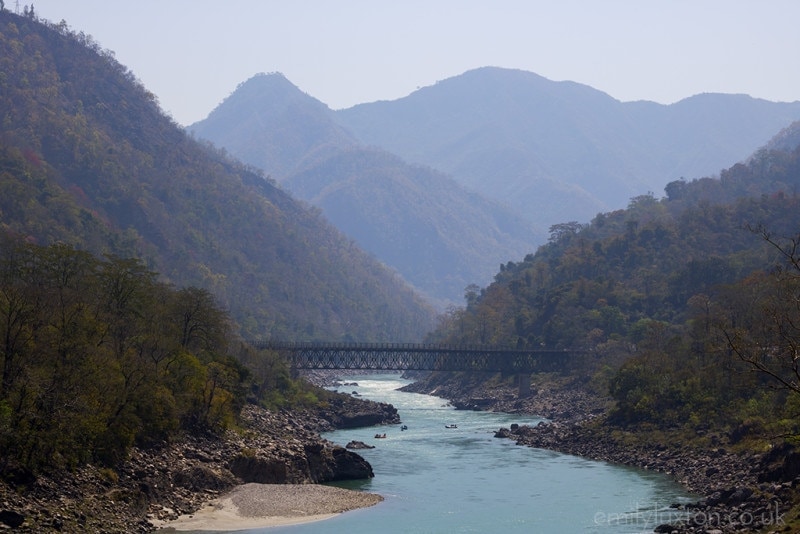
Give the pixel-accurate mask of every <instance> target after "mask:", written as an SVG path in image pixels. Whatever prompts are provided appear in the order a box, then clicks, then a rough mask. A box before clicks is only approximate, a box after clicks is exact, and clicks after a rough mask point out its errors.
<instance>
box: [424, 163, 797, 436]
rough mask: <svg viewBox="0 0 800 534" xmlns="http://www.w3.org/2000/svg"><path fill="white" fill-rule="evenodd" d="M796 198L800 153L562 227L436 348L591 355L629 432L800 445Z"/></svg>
mask: <svg viewBox="0 0 800 534" xmlns="http://www.w3.org/2000/svg"><path fill="white" fill-rule="evenodd" d="M798 185H800V149H795V150H794V151H792V152H781V151H766V150H764V151H761V152H759V153H758V154H756V155H755V156H754V157H753V158H752V159H751V160H750V161H749V162H748V163H747V164H740V165H736V166H734V167H732V168H731V169H729V170H727V171H724V172H723V173H722V174H721V177H720V179H719V180H712V179H700V180H696V181H693V182H688V183H687V182H684V181H679V182H673V183H671V184H669V185H668V186H667V188H666V191H667V194H668V196H667V197H666V198H664V199H662V200H657V199H655V198H654V197H653V196H651V195H646V196H642V197H637V198H634V199H632V200H631V203H630V205H629V207H628V208H627V209H626V210H620V211H616V212H612V213H605V214H600V215H598V216H597V217H596V218H595V219H594V220H593V221H592V223H591V224H589V225H580V224H578V223H565V224H560V225H554V226H553V227H552V228H551V231H552V233H551V240H550V242H549V243H548V244H547V245H545V246H543V247H541V248H540V249H539V250H538V251H537V253H536V254H532V255H529V256H528V257H526V258H525V260H524V261H522V262H519V263H511V262H509V263H508V264H507V265H505V266H503V268H502V269H501V270H500V272H499V273H498V274H497V275H496V277H495V282H494V283H493V284H491V285H490V286H488V287H486V288H485V289H480V288H477V287H475V288H471V290H470V291H468V293H467V306H466V308H464V309H452V310H450V312H449V313H448V314H446V315H445V316H444V317H443V319H442V324H441V325H440V327H439V328H438V330H437V331H436V332H435V334H433V335H432V336H431V337H430V340H431V341H447V342H460V343H495V344H502V345H509V344H510V345H515V346H520V347H534V348H535V347H547V348H577V349H583V350H587V351H589V353H590V356H589V357H588V358H587V359H586V360H585V361H581V362H580V366H581V367H583V368H584V369H586V370H587V371H588V372H589V373H590V374H592V373H593V374H594V378H595V380H596V381H599V382H602V383H605V384H606V385H607V386H608V388H609V391H610V393H611V395H612V396H613V397H614V399H615V400H616V408H615V411H614V414H613V420H615V421H616V422H618V423H620V424H642V423H646V424H651V425H656V426H659V427H662V428H669V427H682V426H688V427H689V428H692V429H695V430H696V429H700V428H702V427H703V426H704V425H706V424H709V423H710V424H712V425H715V426H717V427H718V428H723V429H725V428H727V429H734V428H739V425H740V423H741V421H742V420H745V421H747V425H746V426H747V428H750V429H752V430H764V429H767V428H768V429H769V431H770V432H771V433H772V434H773V435H774V434H778V433H795V432H797V431H798V428H797V426H796V424H797V423H796V418H795V417H794V413H795V409H796V407H797V403H798V400H800V396H798V395H787V394H786V392H787V390H791V391H797V389H798V388H797V383H798V378H797V377H798V375H797V367H796V354H797V352H796V348H797V343H798V340H800V333H798V331H797V324H798V322H799V321H798V313H800V310H798V308H797V295H798V287H797V283H798V282H797V281H798V275H800V269H798V257H799V256H798V250H799V249H798V248H797V247H798V244H800V241H799V240H800V237H798V228H800V210H798V207H800V197H798V196H797V195H796V193H795V192H796V191H797V188H798ZM766 238H768V239H766ZM753 368H760V369H761V370H762V371H767V373H765V372H761V373H753V372H750V371H751V370H752V369H753ZM770 374H771V376H769V375H770ZM776 379H777V380H776ZM767 385H771V386H777V389H770V388H767V387H766V386H767Z"/></svg>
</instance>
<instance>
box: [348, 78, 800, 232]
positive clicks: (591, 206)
mask: <svg viewBox="0 0 800 534" xmlns="http://www.w3.org/2000/svg"><path fill="white" fill-rule="evenodd" d="M336 118H337V120H338V121H339V123H340V124H341V125H342V126H344V127H345V128H347V130H348V131H350V132H352V133H353V134H355V135H356V136H357V138H358V139H359V140H360V141H361V142H363V143H365V144H368V145H374V146H378V147H381V148H383V149H385V150H388V151H390V152H392V153H394V154H397V155H398V156H400V157H402V158H404V159H406V160H407V161H409V162H413V163H419V164H423V165H428V166H430V167H433V168H435V169H438V170H440V171H442V172H445V173H448V174H450V175H451V176H453V177H454V178H455V179H456V180H458V181H459V182H461V183H462V184H464V185H466V186H467V187H470V188H474V189H475V190H476V191H478V192H480V193H483V194H485V195H486V196H489V197H490V198H494V199H497V200H499V201H501V202H505V203H508V204H509V205H511V206H513V207H515V208H517V209H518V210H519V212H520V213H521V214H523V215H524V216H526V217H527V218H528V219H529V220H531V221H532V222H534V223H535V224H537V225H538V226H540V227H544V228H547V227H549V226H550V225H552V224H556V223H560V222H564V221H569V220H577V221H587V220H589V219H591V217H593V216H594V215H595V214H596V213H598V212H599V211H605V210H609V209H616V208H620V207H624V206H625V205H626V203H627V201H628V199H630V198H631V197H635V196H638V195H641V194H646V193H647V192H648V191H654V192H659V191H661V190H662V188H663V186H664V184H666V183H667V182H670V181H672V180H675V179H676V178H680V177H683V176H685V177H689V178H693V177H698V176H708V175H711V174H714V173H716V172H718V171H719V169H722V168H724V167H726V166H728V165H730V164H731V163H733V162H736V161H741V160H742V159H744V158H745V157H746V156H747V155H748V154H750V153H752V152H754V151H755V150H756V149H757V148H758V147H760V146H763V145H764V143H766V142H767V140H768V139H769V138H770V137H771V136H772V135H774V134H775V132H777V131H779V130H781V129H782V128H784V127H786V126H787V125H789V124H790V123H791V122H792V121H794V120H797V119H798V118H800V102H793V103H773V102H767V101H764V100H757V99H754V98H750V97H748V96H744V95H723V94H702V95H697V96H693V97H690V98H687V99H685V100H682V101H680V102H678V103H675V104H672V105H668V106H667V105H660V104H656V103H653V102H627V103H623V102H619V101H618V100H615V99H614V98H612V97H610V96H609V95H607V94H605V93H602V92H600V91H597V90H595V89H593V88H591V87H588V86H586V85H581V84H578V83H574V82H554V81H551V80H548V79H546V78H543V77H541V76H538V75H536V74H533V73H530V72H525V71H521V70H509V69H501V68H494V67H485V68H480V69H476V70H472V71H469V72H466V73H464V74H462V75H460V76H456V77H453V78H449V79H446V80H443V81H441V82H438V83H437V84H435V85H433V86H430V87H425V88H422V89H419V90H418V91H416V92H414V93H412V94H410V95H409V96H407V97H405V98H401V99H398V100H394V101H381V102H374V103H368V104H361V105H357V106H355V107H352V108H349V109H344V110H340V111H337V112H336Z"/></svg>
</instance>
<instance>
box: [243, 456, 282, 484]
mask: <svg viewBox="0 0 800 534" xmlns="http://www.w3.org/2000/svg"><path fill="white" fill-rule="evenodd" d="M229 468H230V470H231V473H233V474H234V475H236V476H237V477H239V478H241V479H242V480H243V481H244V482H245V483H248V482H256V483H258V484H286V483H287V482H288V481H289V480H288V472H287V465H286V462H283V461H281V460H278V459H270V458H260V457H257V456H251V455H246V454H240V455H238V456H236V457H235V458H234V459H233V460H232V461H231V463H230V466H229Z"/></svg>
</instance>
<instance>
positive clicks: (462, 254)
mask: <svg viewBox="0 0 800 534" xmlns="http://www.w3.org/2000/svg"><path fill="white" fill-rule="evenodd" d="M188 130H189V131H190V132H191V133H192V134H193V135H197V136H198V137H202V138H204V139H208V140H210V141H212V142H213V143H215V144H216V145H217V146H220V147H224V149H225V150H227V151H229V152H230V153H231V154H233V155H235V156H236V157H237V158H239V159H241V160H242V161H245V162H247V163H248V164H250V165H253V166H254V167H258V168H260V169H263V170H264V172H265V173H268V174H270V175H271V176H272V177H274V178H275V179H276V180H277V181H278V182H279V183H280V184H281V185H282V186H283V187H285V188H286V189H287V190H289V191H290V192H291V193H292V194H293V195H295V196H297V197H299V198H301V199H303V200H306V201H308V202H310V203H311V204H312V205H314V206H317V207H319V208H320V209H321V210H322V212H323V213H324V214H325V216H326V217H327V218H328V219H329V220H330V221H331V222H332V223H333V224H334V225H336V227H337V228H338V229H340V230H341V231H342V232H344V233H345V234H346V235H348V236H349V237H351V238H352V239H354V240H355V241H356V242H357V243H358V244H359V245H360V246H361V247H362V248H363V249H365V250H367V251H368V252H370V253H372V254H374V255H375V256H376V257H377V258H379V259H380V260H381V261H383V262H384V263H386V264H387V265H389V266H391V267H392V268H394V269H396V270H397V271H398V272H399V273H400V274H401V275H402V276H403V277H404V278H405V279H406V280H408V281H409V282H410V283H411V284H413V285H414V287H416V288H417V289H419V290H420V291H421V292H423V293H424V294H425V295H426V296H427V297H428V298H429V299H430V300H431V301H432V302H435V303H436V305H437V307H439V308H440V309H444V307H445V306H447V305H448V304H452V303H454V302H458V301H460V299H461V297H462V295H463V292H464V288H465V287H466V286H468V285H470V284H474V283H486V282H488V281H489V280H491V277H492V274H493V273H494V271H495V270H497V266H498V265H499V264H500V263H503V262H506V261H508V259H510V258H513V259H519V258H522V257H523V256H524V255H525V254H527V253H528V252H530V251H531V250H533V248H534V247H535V246H537V245H538V244H540V243H542V242H543V241H544V239H545V237H546V233H545V232H544V230H539V231H537V230H535V229H534V227H533V225H532V224H531V223H530V222H529V221H527V220H526V219H525V218H524V217H521V216H520V215H518V214H517V213H515V212H514V211H512V210H510V209H509V208H508V207H507V206H506V205H504V204H502V203H500V202H497V201H493V200H489V199H488V198H487V197H484V196H483V195H480V194H478V193H476V192H474V191H473V190H470V189H467V188H464V187H463V186H462V185H460V184H459V183H458V182H456V181H455V180H453V179H452V178H451V177H449V176H446V175H444V174H442V173H441V172H437V171H434V170H433V169H430V168H427V167H421V166H412V165H409V164H407V163H406V162H404V161H403V160H401V159H400V158H398V157H397V156H394V155H391V154H389V153H386V152H384V151H382V150H377V149H374V148H371V147H366V146H363V145H361V144H359V143H358V142H357V141H355V139H354V138H353V137H352V136H351V135H350V134H349V133H347V132H346V131H345V130H344V129H343V128H342V127H341V126H339V125H338V124H337V123H336V121H335V120H334V115H333V112H332V111H331V110H330V109H328V108H327V106H325V105H324V104H322V103H321V102H319V101H318V100H316V99H314V98H312V97H311V96H309V95H306V94H304V93H302V92H301V91H300V90H299V89H298V88H297V87H295V86H294V85H292V84H291V83H290V82H289V81H288V80H286V78H284V77H283V76H282V75H280V74H259V75H256V76H254V77H252V78H251V79H249V80H247V81H246V82H243V83H242V84H240V85H239V87H238V88H237V89H236V90H235V91H234V92H233V93H232V94H231V95H230V96H229V97H228V98H226V99H225V101H223V102H222V103H220V105H219V106H217V108H216V109H214V110H213V111H212V112H211V113H210V114H209V116H208V118H206V119H204V120H202V121H200V122H198V123H195V124H193V125H191V126H189V127H188Z"/></svg>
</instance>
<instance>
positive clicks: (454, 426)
mask: <svg viewBox="0 0 800 534" xmlns="http://www.w3.org/2000/svg"><path fill="white" fill-rule="evenodd" d="M444 427H445V428H458V425H444Z"/></svg>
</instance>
